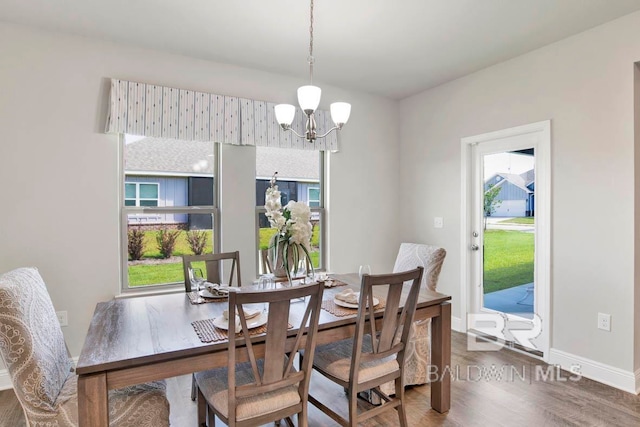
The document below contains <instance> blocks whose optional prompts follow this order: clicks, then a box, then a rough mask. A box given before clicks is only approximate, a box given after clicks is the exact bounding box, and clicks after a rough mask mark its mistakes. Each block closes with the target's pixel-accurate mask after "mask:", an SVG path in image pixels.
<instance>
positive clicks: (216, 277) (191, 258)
mask: <svg viewBox="0 0 640 427" xmlns="http://www.w3.org/2000/svg"><path fill="white" fill-rule="evenodd" d="M225 261H227V262H226V263H225ZM199 263H204V266H205V271H206V273H207V277H206V280H207V281H208V282H211V283H226V284H228V285H229V286H241V285H242V280H241V276H240V252H238V251H235V252H221V253H217V254H203V255H183V256H182V269H183V274H184V287H185V291H186V292H191V281H190V280H189V268H197V265H199ZM225 278H226V280H225ZM234 279H235V280H234Z"/></svg>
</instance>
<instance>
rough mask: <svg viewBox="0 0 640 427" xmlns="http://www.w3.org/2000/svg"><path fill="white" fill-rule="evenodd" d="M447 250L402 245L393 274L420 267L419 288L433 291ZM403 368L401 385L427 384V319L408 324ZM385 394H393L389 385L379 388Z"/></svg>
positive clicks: (391, 386) (429, 326) (429, 350)
mask: <svg viewBox="0 0 640 427" xmlns="http://www.w3.org/2000/svg"><path fill="white" fill-rule="evenodd" d="M446 255H447V251H445V250H444V249H443V248H439V247H437V246H431V245H424V244H419V243H402V244H401V245H400V249H399V250H398V256H397V257H396V263H395V265H394V266H393V271H394V273H395V272H399V271H406V270H410V269H412V268H416V267H423V268H424V274H423V275H422V282H421V284H420V288H421V289H429V290H430V291H435V290H436V286H437V284H438V277H439V276H440V270H441V269H442V263H443V262H444V258H445V257H446ZM405 351H406V355H405V362H404V363H405V366H404V384H405V386H406V385H412V384H425V383H427V382H428V376H429V372H428V367H429V364H430V363H431V319H426V320H416V321H415V322H413V323H412V325H411V332H410V333H409V341H408V342H407V348H406V350H405ZM382 390H383V391H384V392H385V393H392V392H393V383H387V384H385V385H383V386H382Z"/></svg>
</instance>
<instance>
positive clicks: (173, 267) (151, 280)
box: [129, 225, 320, 286]
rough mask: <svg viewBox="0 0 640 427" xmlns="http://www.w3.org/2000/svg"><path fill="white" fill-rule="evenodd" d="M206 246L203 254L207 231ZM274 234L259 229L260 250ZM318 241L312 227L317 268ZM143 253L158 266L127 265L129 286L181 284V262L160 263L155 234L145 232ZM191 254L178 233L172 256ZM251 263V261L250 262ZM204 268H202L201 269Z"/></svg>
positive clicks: (317, 230)
mask: <svg viewBox="0 0 640 427" xmlns="http://www.w3.org/2000/svg"><path fill="white" fill-rule="evenodd" d="M207 233H208V236H207V242H208V243H207V246H206V248H205V253H211V250H212V249H211V242H212V240H213V239H212V235H211V233H212V232H211V230H209V231H207ZM274 233H275V229H273V228H261V229H260V248H261V249H265V248H267V247H268V246H269V240H270V239H271V236H272V235H273V234H274ZM319 239H320V227H318V226H317V225H316V226H314V227H313V235H312V237H311V247H312V251H311V254H310V255H311V262H312V263H313V266H314V267H317V266H318V265H319V262H320V252H319V250H318V245H319ZM144 241H145V251H144V254H143V259H157V260H159V263H158V264H137V265H132V264H129V286H145V285H149V284H156V283H174V282H183V281H184V274H183V271H182V261H181V260H177V262H176V260H166V261H161V259H162V257H161V255H160V251H159V250H158V245H157V243H156V232H155V231H145V237H144ZM192 254H193V252H192V251H191V249H190V248H189V244H188V243H187V239H186V232H185V231H182V232H180V236H179V237H178V239H177V240H176V247H175V250H174V252H173V255H174V256H180V255H192ZM251 262H252V261H251ZM203 268H204V267H203Z"/></svg>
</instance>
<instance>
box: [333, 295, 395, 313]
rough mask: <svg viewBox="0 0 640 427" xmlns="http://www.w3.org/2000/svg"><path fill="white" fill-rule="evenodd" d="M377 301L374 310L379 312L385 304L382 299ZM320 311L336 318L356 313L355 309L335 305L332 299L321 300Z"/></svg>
mask: <svg viewBox="0 0 640 427" xmlns="http://www.w3.org/2000/svg"><path fill="white" fill-rule="evenodd" d="M376 298H377V297H376ZM378 300H380V302H379V303H378V305H376V306H375V309H376V310H380V309H381V308H384V305H385V303H386V302H387V301H386V300H385V299H384V298H378ZM322 309H323V310H326V311H328V312H329V313H331V314H333V315H334V316H338V317H345V316H355V315H356V314H357V313H358V309H357V308H347V307H342V306H340V305H338V304H336V303H335V301H334V300H333V299H326V300H323V301H322Z"/></svg>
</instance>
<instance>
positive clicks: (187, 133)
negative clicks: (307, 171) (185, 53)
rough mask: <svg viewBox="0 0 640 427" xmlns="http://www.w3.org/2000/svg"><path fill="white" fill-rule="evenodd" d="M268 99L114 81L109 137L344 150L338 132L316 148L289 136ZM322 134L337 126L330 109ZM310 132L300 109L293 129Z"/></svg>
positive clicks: (319, 116) (323, 114) (322, 115)
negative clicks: (120, 134) (126, 135)
mask: <svg viewBox="0 0 640 427" xmlns="http://www.w3.org/2000/svg"><path fill="white" fill-rule="evenodd" d="M274 106H275V104H274V103H272V102H266V101H257V100H253V99H246V98H238V97H234V96H226V95H216V94H212V93H205V92H196V91H193V90H186V89H176V88H170V87H164V86H158V85H153V84H148V83H137V82H129V81H126V80H118V79H111V93H110V100H109V115H108V117H107V126H106V132H107V133H128V134H133V135H144V136H152V137H157V138H172V139H182V140H189V141H215V142H222V143H225V144H234V145H258V146H266V147H280V148H298V149H304V150H328V151H337V150H338V137H337V134H336V133H335V132H333V133H331V134H329V135H327V136H326V137H325V138H322V139H318V140H317V141H316V142H314V143H313V144H311V143H309V142H307V141H305V140H304V139H303V138H298V137H296V136H295V135H293V134H292V133H291V132H284V131H282V129H281V128H280V126H279V125H278V122H277V121H276V118H275V113H274V111H273V108H274ZM315 118H316V121H317V125H318V133H323V132H324V129H330V128H331V127H332V126H333V123H332V122H331V117H330V114H329V113H328V112H327V111H322V110H317V111H316V114H315ZM291 126H292V127H293V128H294V129H295V130H296V132H298V133H301V134H304V131H305V117H304V114H303V113H302V111H300V110H297V111H296V117H295V120H294V122H293V123H292V125H291Z"/></svg>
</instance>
